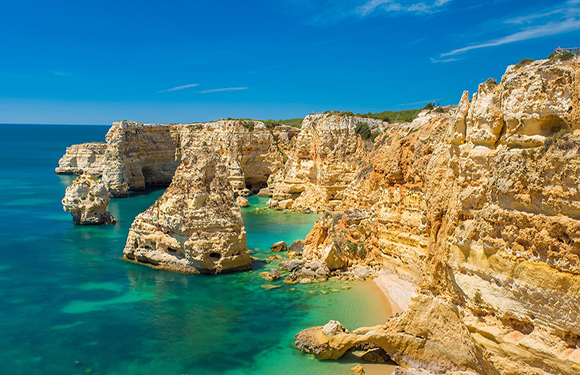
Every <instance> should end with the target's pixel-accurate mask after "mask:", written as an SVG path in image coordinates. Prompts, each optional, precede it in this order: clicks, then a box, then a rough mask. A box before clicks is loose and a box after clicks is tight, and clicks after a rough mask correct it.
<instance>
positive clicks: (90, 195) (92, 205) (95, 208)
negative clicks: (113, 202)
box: [62, 175, 115, 225]
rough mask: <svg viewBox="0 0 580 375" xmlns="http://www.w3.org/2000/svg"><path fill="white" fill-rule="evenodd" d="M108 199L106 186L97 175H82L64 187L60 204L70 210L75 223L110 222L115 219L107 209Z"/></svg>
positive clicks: (94, 223)
mask: <svg viewBox="0 0 580 375" xmlns="http://www.w3.org/2000/svg"><path fill="white" fill-rule="evenodd" d="M109 201H110V199H109V193H108V191H107V187H106V186H105V184H103V183H102V182H101V181H100V180H99V178H98V177H97V176H89V175H82V176H80V177H77V178H76V179H75V180H74V181H73V182H72V184H71V185H70V186H69V187H67V188H66V193H65V196H64V198H63V200H62V206H63V209H64V210H65V211H70V213H71V215H72V217H73V221H74V223H75V224H79V225H96V224H111V223H114V222H115V219H114V218H113V215H111V213H110V212H108V211H107V206H108V205H109Z"/></svg>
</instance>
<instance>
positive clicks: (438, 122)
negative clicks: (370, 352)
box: [297, 61, 580, 374]
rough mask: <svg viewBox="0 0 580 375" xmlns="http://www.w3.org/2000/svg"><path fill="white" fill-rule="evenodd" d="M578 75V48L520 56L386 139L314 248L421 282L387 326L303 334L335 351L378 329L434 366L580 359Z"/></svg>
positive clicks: (529, 369)
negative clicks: (413, 127) (446, 109)
mask: <svg viewBox="0 0 580 375" xmlns="http://www.w3.org/2000/svg"><path fill="white" fill-rule="evenodd" d="M578 78H580V73H579V69H578V68H577V67H576V65H575V62H572V63H561V62H553V61H537V62H534V63H531V64H529V65H526V66H523V67H520V68H518V69H516V68H515V67H514V66H510V67H509V68H508V69H507V71H506V73H505V74H504V76H503V77H502V80H501V82H500V83H499V84H496V83H495V82H494V81H492V80H488V81H487V82H486V83H483V84H481V85H480V87H479V90H478V93H477V94H475V95H474V96H473V99H472V100H471V101H469V95H468V94H467V93H464V94H463V97H462V99H461V102H460V103H459V106H458V107H457V109H456V111H455V113H453V114H452V115H451V116H449V115H446V114H444V113H443V114H437V113H432V114H430V115H428V116H427V117H425V116H423V119H421V118H419V119H417V120H416V121H424V122H423V124H422V125H421V126H420V127H419V128H418V130H417V131H414V132H412V133H410V134H408V135H404V134H400V132H399V134H398V135H396V134H392V133H389V130H387V134H386V135H385V136H383V137H381V138H379V139H377V141H376V142H375V147H374V149H373V151H372V153H371V155H370V157H369V158H368V159H366V160H365V161H364V164H363V165H364V166H363V169H362V170H359V174H358V176H357V177H356V178H355V179H354V181H353V182H352V183H351V184H350V185H349V186H348V187H347V188H345V189H344V191H343V199H342V200H341V203H340V204H339V205H337V211H340V210H344V211H345V212H344V213H343V214H338V215H335V216H333V217H332V220H331V219H330V218H329V217H328V216H323V217H322V218H321V220H320V221H319V222H318V223H317V224H316V225H315V228H314V229H313V232H311V233H310V235H309V238H307V240H306V242H305V247H304V256H305V257H311V258H313V259H317V258H322V259H324V256H325V254H326V249H328V248H329V246H331V247H333V248H334V249H335V250H336V251H335V252H336V253H338V254H339V255H342V256H344V257H345V258H346V259H347V261H348V262H350V263H357V262H359V263H360V262H366V263H370V262H377V263H380V264H381V267H382V268H383V269H387V270H390V271H391V272H397V273H399V274H401V275H403V276H404V277H407V278H408V279H410V280H414V281H415V282H416V283H417V284H418V285H419V287H420V288H419V292H418V295H417V296H416V297H415V298H414V299H413V300H412V302H411V304H410V306H409V308H408V310H406V311H404V312H403V313H401V314H399V315H397V316H395V317H393V318H391V319H390V320H389V321H388V322H387V324H386V325H385V326H381V327H374V328H367V329H360V330H356V331H354V332H353V333H352V334H347V333H342V334H338V335H335V336H336V337H335V336H331V337H330V338H329V337H328V336H327V335H324V336H321V334H320V332H318V330H317V329H316V328H315V329H313V330H312V331H310V332H303V334H305V335H306V337H307V339H305V340H306V341H308V340H313V341H312V342H311V343H309V344H304V345H303V344H300V342H301V341H304V340H303V339H300V340H298V339H299V337H297V344H298V345H299V346H302V347H303V349H304V350H307V351H311V352H314V353H316V351H317V350H319V349H316V350H315V349H312V348H322V349H320V353H323V352H328V353H331V354H332V355H331V356H330V357H331V358H334V357H336V356H337V355H340V353H343V352H344V351H346V350H347V349H345V348H347V347H349V345H354V343H356V342H358V341H368V342H373V343H377V344H379V345H381V346H382V347H383V348H384V349H385V351H387V353H388V354H389V355H390V356H391V358H393V359H394V360H395V361H396V362H397V363H399V364H401V365H404V366H406V367H418V368H422V369H425V370H428V371H431V372H434V373H444V372H449V371H462V370H465V371H473V372H476V373H480V374H495V373H502V374H577V373H579V372H580V350H579V349H578V345H579V344H580V340H579V338H580V323H579V322H580V319H579V318H580V317H579V314H580V308H578V306H579V303H580V297H579V296H580V129H579V128H580V121H579V120H580V119H579V112H578V111H579V110H580V109H579V108H580V106H579V104H580V103H579V100H578V96H579V94H580V87H579V84H578ZM387 136H388V137H387ZM344 243H346V246H344V245H343V244H344ZM349 244H350V246H349ZM353 244H355V245H356V246H355V245H353ZM363 245H364V251H363V250H361V249H362V248H363ZM349 253H350V254H349ZM327 347H328V348H327ZM336 353H338V354H336ZM319 355H320V354H319ZM324 355H326V354H324ZM324 355H321V357H322V356H324Z"/></svg>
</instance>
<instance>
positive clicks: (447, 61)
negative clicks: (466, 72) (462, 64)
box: [431, 57, 463, 64]
mask: <svg viewBox="0 0 580 375" xmlns="http://www.w3.org/2000/svg"><path fill="white" fill-rule="evenodd" d="M459 60H463V59H457V58H454V57H451V58H447V59H436V58H433V57H432V58H431V62H432V63H434V64H439V63H449V62H454V61H459Z"/></svg>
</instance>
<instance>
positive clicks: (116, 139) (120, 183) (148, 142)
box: [103, 121, 181, 197]
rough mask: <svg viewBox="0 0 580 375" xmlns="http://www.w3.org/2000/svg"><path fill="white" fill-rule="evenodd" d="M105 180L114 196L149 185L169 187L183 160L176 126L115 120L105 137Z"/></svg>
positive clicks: (121, 195) (122, 195) (125, 194)
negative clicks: (180, 154)
mask: <svg viewBox="0 0 580 375" xmlns="http://www.w3.org/2000/svg"><path fill="white" fill-rule="evenodd" d="M106 140H107V153H106V157H105V163H104V170H103V182H104V183H105V184H106V185H107V187H108V188H109V191H110V192H111V194H112V195H113V196H114V197H126V196H127V194H128V192H129V190H143V189H145V187H146V186H167V185H169V183H170V182H171V179H172V177H173V175H174V173H175V169H176V168H177V166H178V165H179V163H180V162H181V159H180V156H179V149H178V146H179V134H178V130H177V126H174V125H163V124H143V123H137V122H132V121H120V122H115V123H113V126H111V129H109V132H108V133H107V136H106Z"/></svg>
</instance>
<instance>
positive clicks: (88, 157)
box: [55, 142, 107, 176]
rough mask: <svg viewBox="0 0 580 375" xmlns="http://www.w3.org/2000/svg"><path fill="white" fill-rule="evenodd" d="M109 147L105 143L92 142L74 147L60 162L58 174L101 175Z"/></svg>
mask: <svg viewBox="0 0 580 375" xmlns="http://www.w3.org/2000/svg"><path fill="white" fill-rule="evenodd" d="M106 150H107V145H106V144H105V143H103V142H91V143H81V144H77V145H72V146H70V147H67V148H66V153H65V154H64V155H63V157H62V158H60V160H59V161H58V167H57V168H55V171H56V173H57V174H77V175H81V174H83V173H86V174H90V175H99V176H100V175H101V174H102V173H103V164H104V162H105V152H106Z"/></svg>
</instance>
